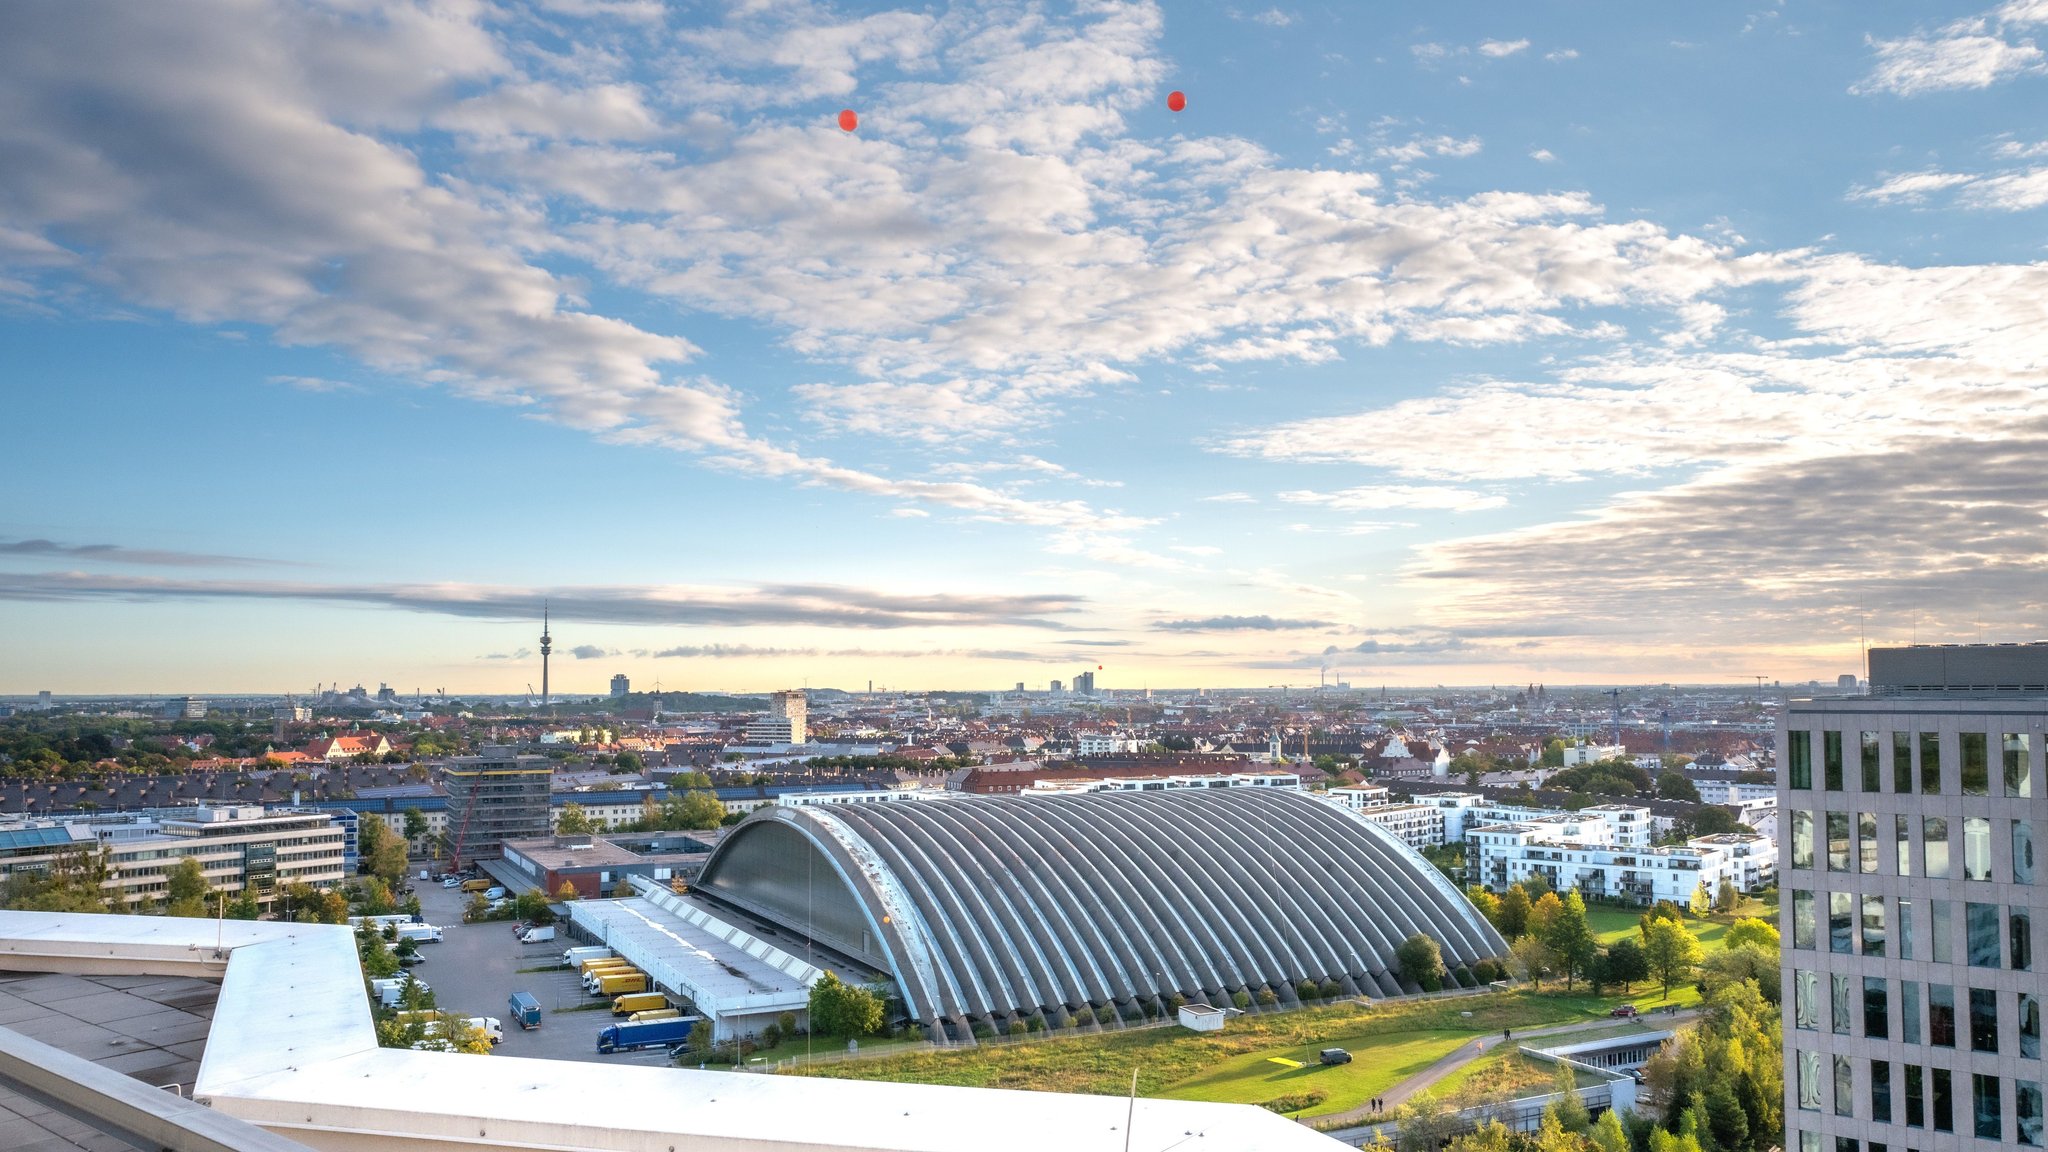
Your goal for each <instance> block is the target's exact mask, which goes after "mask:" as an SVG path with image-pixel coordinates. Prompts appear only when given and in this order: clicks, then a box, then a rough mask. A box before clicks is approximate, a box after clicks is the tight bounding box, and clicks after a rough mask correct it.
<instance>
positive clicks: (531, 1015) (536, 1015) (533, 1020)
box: [507, 992, 540, 1030]
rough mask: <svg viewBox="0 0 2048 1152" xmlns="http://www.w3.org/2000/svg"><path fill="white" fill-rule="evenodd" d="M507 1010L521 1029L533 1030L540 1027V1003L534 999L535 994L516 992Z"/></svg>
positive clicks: (508, 1003)
mask: <svg viewBox="0 0 2048 1152" xmlns="http://www.w3.org/2000/svg"><path fill="white" fill-rule="evenodd" d="M507 1008H508V1009H509V1010H510V1012H511V1014H512V1018H513V1019H514V1020H517V1021H519V1026H520V1027H521V1028H525V1029H529V1030H531V1029H534V1028H538V1027H540V1001H538V1000H536V999H534V998H533V993H531V992H514V993H513V994H512V999H511V1000H510V1001H508V1002H507Z"/></svg>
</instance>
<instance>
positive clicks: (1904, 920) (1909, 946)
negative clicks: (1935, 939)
mask: <svg viewBox="0 0 2048 1152" xmlns="http://www.w3.org/2000/svg"><path fill="white" fill-rule="evenodd" d="M1912 958H1913V902H1912V901H1911V900H1901V901H1899V959H1901V960H1911V959H1912Z"/></svg>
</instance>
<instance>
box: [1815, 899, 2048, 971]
mask: <svg viewBox="0 0 2048 1152" xmlns="http://www.w3.org/2000/svg"><path fill="white" fill-rule="evenodd" d="M1826 896H1827V906H1828V951H1830V952H1833V953H1836V954H1838V955H1842V956H1856V955H1862V956H1878V957H1882V956H1885V955H1887V953H1888V951H1889V954H1891V955H1895V956H1897V958H1898V959H1900V960H1932V961H1933V962H1935V963H1937V964H1953V963H1955V908H1956V901H1954V900H1919V899H1909V898H1906V897H1903V896H1901V897H1898V898H1896V899H1893V900H1892V901H1891V904H1892V907H1893V908H1895V909H1896V910H1897V915H1896V917H1889V916H1887V915H1886V912H1887V908H1886V899H1887V898H1886V897H1884V896H1878V895H1872V894H1863V895H1861V896H1859V895H1858V894H1856V893H1853V892H1829V893H1826ZM1923 909H1924V913H1925V916H1926V926H1927V933H1926V947H1925V948H1924V950H1923V948H1922V944H1921V935H1920V917H1921V915H1922V911H1923ZM2003 918H2004V921H2005V931H2004V932H2003V933H2001V932H2000V931H1999V920H2000V912H1999V906H1998V905H1996V904H1979V903H1977V902H1975V901H1964V902H1963V941H1964V955H1965V957H1966V958H1967V959H1968V962H1969V965H1970V967H1972V968H1997V967H2000V966H2001V962H2000V955H2001V952H2003V955H2004V966H2009V967H2011V968H2012V970H2013V971H2015V972H2031V971H2033V968H2034V914H2033V910H2032V909H2031V908H2029V907H2027V906H2025V905H2019V904H2014V905H2010V906H2008V907H2006V908H2005V909H2004V917H2003ZM1894 922H1896V924H1897V927H1898V931H1897V933H1896V934H1894V933H1893V932H1892V930H1891V929H1892V925H1893V923H1894ZM1819 932H1820V924H1819V900H1818V899H1816V897H1815V895H1814V893H1812V892H1810V891H1808V890H1806V889H1803V888H1794V889H1793V890H1792V947H1794V948H1810V949H1817V948H1818V947H1819V946H1820V941H1819ZM1859 936H1860V937H1861V940H1860V947H1859V940H1858V937H1859ZM2001 941H2002V942H2003V947H2002V948H2001Z"/></svg>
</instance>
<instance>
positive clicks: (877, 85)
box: [0, 0, 2048, 695]
mask: <svg viewBox="0 0 2048 1152" xmlns="http://www.w3.org/2000/svg"><path fill="white" fill-rule="evenodd" d="M0 31H4V32H5V34H4V35H0V107H5V108H7V109H8V110H9V114H8V115H7V116H6V117H0V156H5V157H7V158H8V160H9V162H8V163H5V164H0V379H5V380H6V381H8V387H7V392H6V395H7V402H8V410H9V413H10V416H11V417H12V420H11V423H12V424H14V425H15V426H16V427H18V428H20V429H22V430H24V431H26V432H27V433H28V434H27V435H24V436H19V437H18V438H17V439H18V440H19V441H20V443H19V444H17V445H16V446H15V447H14V448H13V449H12V450H11V452H10V458H11V467H9V468H8V469H7V471H6V472H5V475H6V477H7V479H8V480H9V487H10V488H11V489H12V492H13V495H14V500H13V501H12V503H11V505H10V508H9V511H8V512H7V513H6V514H5V515H4V516H0V629H4V632H5V635H6V636H7V638H8V645H9V650H10V658H9V659H8V660H7V661H5V662H0V694H32V693H34V692H35V691H37V690H40V689H51V690H54V691H56V692H57V693H59V694H60V695H65V694H89V693H95V692H151V691H154V692H167V693H168V692H180V691H191V692H222V693H226V692H258V691H270V692H285V691H303V690H304V688H305V686H306V685H309V684H313V683H315V682H322V683H324V682H333V681H337V680H338V681H340V682H341V683H343V684H351V683H356V682H363V683H368V684H375V683H377V682H379V681H382V682H387V683H390V684H391V685H392V686H393V687H396V688H399V689H400V690H401V691H407V692H409V691H411V690H413V689H414V688H415V687H416V686H431V687H440V686H446V687H448V688H449V689H450V690H451V691H466V692H471V693H477V692H488V693H518V692H520V691H521V690H522V689H524V688H525V687H526V685H527V684H528V683H529V682H530V683H532V684H534V685H536V686H537V685H539V683H540V679H541V673H540V668H539V664H540V657H539V654H538V638H539V636H540V634H541V633H540V632H539V631H537V630H536V628H537V627H538V626H539V621H540V616H541V605H542V603H543V601H545V602H546V604H547V605H548V615H549V624H550V626H551V629H552V635H553V637H554V640H555V645H554V652H553V657H552V663H553V668H552V674H553V677H554V692H555V694H557V695H564V694H569V695H585V694H602V693H603V692H604V691H605V687H606V683H607V681H608V680H609V678H610V677H611V676H612V675H613V674H616V673H623V674H626V675H628V676H630V678H631V679H632V681H633V684H634V686H635V687H636V688H651V687H652V686H653V685H654V684H655V683H657V682H660V683H661V684H662V685H663V686H664V687H666V688H668V689H669V690H692V689H729V690H735V691H766V690H771V689H777V688H787V687H792V686H795V685H797V684H801V683H809V684H812V685H819V686H834V687H841V688H849V689H855V688H858V687H860V686H862V685H864V684H866V683H868V682H870V681H874V682H878V683H884V684H888V685H891V686H901V687H905V688H931V687H943V686H980V687H1004V686H1008V685H1010V684H1012V683H1014V682H1017V681H1023V682H1025V683H1027V684H1029V685H1031V686H1032V687H1034V688H1040V687H1043V686H1044V685H1045V683H1046V682H1047V681H1049V680H1055V679H1057V680H1062V681H1066V680H1070V679H1071V678H1072V676H1073V675H1074V673H1076V672H1079V671H1086V670H1093V669H1095V668H1096V667H1097V666H1098V665H1099V666H1100V667H1101V669H1102V671H1101V673H1100V675H1101V683H1102V684H1103V686H1104V687H1106V688H1116V689H1124V688H1138V687H1141V686H1147V685H1149V686H1152V687H1155V688H1163V687H1190V688H1191V687H1197V686H1227V685H1235V686H1241V687H1254V688H1256V687H1263V686H1266V685H1269V684H1271V685H1278V684H1281V683H1290V684H1293V685H1295V686H1297V687H1299V686H1302V685H1313V684H1315V683H1317V681H1318V680H1319V678H1321V677H1322V676H1323V675H1324V674H1325V672H1326V670H1327V673H1328V677H1329V679H1330V680H1331V681H1335V680H1336V679H1337V678H1338V676H1340V675H1341V676H1342V677H1344V678H1345V679H1348V680H1350V681H1351V682H1352V683H1354V684H1356V685H1361V686H1363V685H1367V684H1371V685H1377V684H1379V683H1389V684H1395V685H1400V684H1407V685H1425V684H1435V683H1444V684H1468V685H1476V684H1486V683H1503V684H1518V683H1521V682H1524V681H1545V682H1548V683H1551V684H1555V685H1563V684H1592V683H1659V682H1667V681H1668V682H1677V683H1693V684H1697V683H1729V684H1743V683H1748V682H1750V681H1751V679H1752V678H1753V677H1754V676H1757V675H1763V676H1765V677H1766V679H1767V680H1779V681H1783V682H1785V683H1787V684H1791V683H1795V682H1803V681H1806V680H1809V679H1819V680H1821V681H1822V682H1823V683H1830V682H1832V681H1833V679H1834V677H1835V676H1837V675H1839V674H1842V673H1849V672H1856V673H1859V674H1860V673H1861V672H1862V671H1863V664H1862V649H1863V647H1864V646H1865V645H1866V644H1868V645H1870V646H1877V645H1880V644H1897V643H1906V642H1909V641H1912V640H1920V641H1942V640H1974V639H1977V638H1979V637H1982V638H1983V639H1986V640H2011V641H2031V640H2035V639H2037V638H2040V637H2042V636H2044V635H2048V632H2044V631H2043V630H2042V624H2043V623H2044V620H2043V614H2042V613H2043V602H2042V593H2041V589H2042V588H2043V587H2044V586H2048V584H2044V581H2043V576H2044V572H2043V568H2044V564H2048V561H2044V559H2043V552H2042V550H2041V548H2040V547H2039V543H2038V539H2039V535H2040V533H2039V526H2040V524H2041V517H2042V516H2043V515H2044V514H2048V485H2044V484H2043V483H2042V482H2041V480H2040V478H2039V467H2038V463H2037V461H2038V460H2039V459H2040V458H2041V455H2042V453H2041V449H2042V448H2044V447H2048V421H2044V419H2043V417H2042V407H2041V405H2040V402H2039V397H2040V393H2041V390H2042V388H2043V387H2044V386H2048V375H2044V369H2043V367H2042V366H2043V365H2044V364H2048V336H2044V335H2043V333H2044V332H2048V324H2044V323H2043V321H2048V305H2044V304H2043V303H2042V301H2044V300H2048V262H2044V261H2043V259H2042V250H2041V245H2040V241H2039V236H2038V233H2039V224H2040V222H2041V220H2042V219H2043V210H2044V207H2048V138H2044V137H2043V135H2042V130H2041V129H2040V127H2039V124H2038V116H2037V115H2036V109H2037V107H2038V104H2039V101H2040V97H2041V93H2042V91H2043V86H2044V85H2048V58H2044V55H2043V52H2042V50H2041V48H2040V47H2038V46H2037V44H2036V42H2037V41H2038V40H2040V39H2042V38H2043V37H2048V4H2043V3H2041V2H2040V0H2011V2H2008V3H2004V4H1985V3H1960V4H1941V5H1923V4H1916V5H1904V4H1874V5H1865V6H1857V7H1855V8H1853V9H1845V10H1816V11H1808V10H1800V9H1789V10H1788V9H1786V8H1784V7H1782V6H1769V7H1760V10H1759V11H1756V12H1735V11H1713V12H1707V11H1697V12H1657V11H1647V10H1644V11H1622V12H1615V13H1604V14H1602V18H1601V19H1597V20H1595V19H1590V18H1587V17H1585V16H1584V14H1583V13H1577V12H1574V11H1572V10H1568V9H1565V8H1563V7H1550V6H1537V7H1531V8H1527V9H1518V10H1515V11H1512V12H1507V11H1500V12H1455V13H1445V12H1439V11H1434V10H1430V9H1425V8H1421V7H1415V8H1407V9H1399V10H1394V11H1376V12H1372V13H1354V12H1350V11H1347V10H1344V9H1342V8H1341V7H1338V8H1324V7H1315V6H1308V5H1295V6H1289V5H1280V6H1273V7H1263V6H1255V7H1247V8H1243V9H1237V8H1232V9H1227V10H1217V11H1202V12H1191V11H1180V10H1171V11H1169V10H1166V9H1163V8H1160V7H1157V6H1152V5H1146V4H1130V5H1120V4H1103V5H1088V6H1081V7H1080V8H1078V9H1074V8H1068V7H1065V6H1061V5H1048V6H1036V5H1014V6H1013V5H988V6H983V5H969V4H963V5H947V6H941V7H937V8H931V9H921V8H920V9H894V8H889V7H886V6H880V5H839V6H827V5H810V4H799V3H790V4H780V5H743V6H735V8H734V9H733V10H731V11H726V10H723V9H689V10H683V9H671V8H668V7H666V6H664V5H661V4H658V3H653V2H639V0H617V2H610V3H606V2H584V3H539V4H536V5H532V6H517V5H513V6H505V7H502V8H500V7H485V6H482V5H473V4H467V3H460V2H453V0H451V2H449V3H438V4H437V3H419V4H399V3H394V4H390V5H361V6H356V5H328V4H321V3H309V4H303V5H285V4H267V3H259V2H256V0H250V2H249V3H245V4H240V5H222V6H219V7H215V8H204V9H200V10H197V11H188V12H180V13H172V12H168V11H163V10H159V9H155V8H150V7H136V6H129V5H107V6H95V5H93V4H75V5H64V6H57V7H46V8H35V9H26V10H20V11H11V12H7V13H5V14H0ZM166 46H169V47H168V50H167V49H166ZM1172 91H1181V92H1184V93H1185V94H1186V103H1185V107H1184V108H1183V109H1182V110H1180V111H1173V110H1170V109H1169V107H1168V104H1167V94H1168V93H1169V92H1172ZM841 109H853V110H855V111H857V113H858V127H857V128H856V129H855V130H854V131H851V132H848V131H844V130H842V129H841V127H840V125H839V121H838V114H839V112H840V110H841ZM430 690H431V689H430Z"/></svg>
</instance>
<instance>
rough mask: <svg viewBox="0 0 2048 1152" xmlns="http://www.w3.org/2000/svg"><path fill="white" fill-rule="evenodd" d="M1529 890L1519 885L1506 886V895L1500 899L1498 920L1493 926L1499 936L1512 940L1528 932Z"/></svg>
mask: <svg viewBox="0 0 2048 1152" xmlns="http://www.w3.org/2000/svg"><path fill="white" fill-rule="evenodd" d="M1529 910H1530V903H1529V890H1528V889H1527V888H1524V887H1522V886H1521V885H1520V884H1511V885H1509V886H1508V894H1507V895H1505V896H1503V897H1501V898H1500V919H1499V920H1498V921H1497V922H1496V923H1495V926H1496V927H1498V928H1499V929H1500V934H1501V935H1502V936H1505V937H1507V938H1508V939H1509V940H1513V939H1515V938H1516V937H1518V936H1520V935H1522V934H1523V933H1525V932H1527V931H1528V930H1529Z"/></svg>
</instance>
